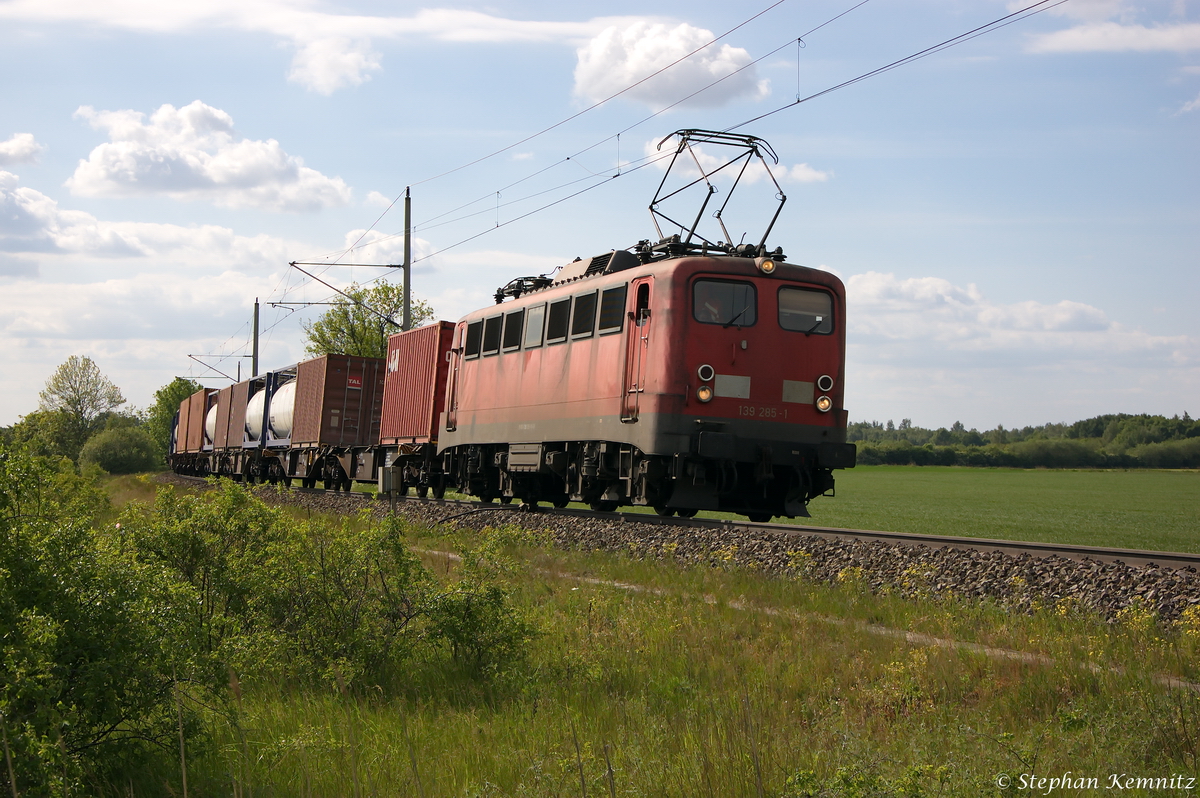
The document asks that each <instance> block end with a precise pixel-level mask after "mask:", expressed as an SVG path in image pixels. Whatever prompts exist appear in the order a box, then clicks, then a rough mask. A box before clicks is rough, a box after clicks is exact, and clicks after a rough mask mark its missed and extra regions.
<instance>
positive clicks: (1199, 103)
mask: <svg viewBox="0 0 1200 798" xmlns="http://www.w3.org/2000/svg"><path fill="white" fill-rule="evenodd" d="M1189 111H1200V94H1197V95H1196V99H1194V100H1192V101H1190V102H1186V103H1184V104H1183V107H1182V108H1180V109H1179V113H1181V114H1186V113H1188V112H1189Z"/></svg>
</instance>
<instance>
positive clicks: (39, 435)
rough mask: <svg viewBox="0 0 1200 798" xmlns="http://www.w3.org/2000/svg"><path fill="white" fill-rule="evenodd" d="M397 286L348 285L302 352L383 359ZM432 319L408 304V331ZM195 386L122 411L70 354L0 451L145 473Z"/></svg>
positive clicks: (114, 392) (416, 303) (115, 393)
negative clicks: (137, 407)
mask: <svg viewBox="0 0 1200 798" xmlns="http://www.w3.org/2000/svg"><path fill="white" fill-rule="evenodd" d="M403 297H404V292H403V288H402V287H401V286H398V285H395V284H393V283H388V282H379V283H376V284H375V285H372V286H360V285H358V284H357V283H356V284H353V285H351V286H350V287H349V288H347V289H346V290H345V292H343V294H342V295H340V296H338V297H337V298H336V300H335V301H334V302H333V303H332V304H331V305H330V307H329V309H328V310H326V311H325V312H324V313H322V314H321V315H320V316H319V317H318V318H317V319H316V321H314V322H312V323H311V324H309V323H306V324H304V325H303V328H304V334H305V353H306V354H308V355H309V356H311V357H319V356H320V355H328V354H342V355H358V356H362V357H379V358H382V357H386V356H387V341H388V337H389V336H390V335H392V334H393V333H395V332H397V331H398V330H399V329H400V328H399V326H398V325H397V323H396V321H394V320H396V319H399V318H400V314H401V313H402V311H403ZM433 318H434V311H433V308H432V307H430V305H429V304H428V303H426V302H423V301H422V300H420V299H416V298H414V299H413V301H412V323H413V326H417V325H420V324H424V323H426V322H428V321H431V320H432V319H433ZM201 387H202V386H201V385H200V383H198V382H196V381H195V380H190V379H185V378H183V377H176V378H175V379H173V380H171V382H169V383H167V384H166V385H164V386H162V387H161V388H159V389H158V390H157V391H155V393H154V402H153V403H152V404H151V405H150V407H148V408H146V409H145V410H137V409H130V408H128V407H126V401H125V397H124V396H123V395H122V394H121V390H120V388H118V387H117V386H116V385H114V384H113V383H112V381H111V380H109V379H108V378H107V377H106V376H104V374H103V373H101V371H100V367H99V366H98V365H96V363H95V361H93V360H92V359H91V358H90V357H86V356H80V355H72V356H71V357H69V358H67V360H66V362H64V363H63V364H62V365H60V366H59V367H58V368H57V369H56V370H55V371H54V373H53V374H52V375H51V376H50V378H49V379H48V380H47V381H46V387H45V388H44V389H43V390H42V392H41V393H40V394H39V396H38V409H37V410H35V411H33V412H32V413H30V414H29V415H26V416H23V417H22V418H21V420H20V421H18V422H17V423H16V424H13V425H12V426H9V427H0V446H3V447H5V448H9V449H11V448H14V447H16V448H20V449H21V450H23V451H25V452H27V453H29V454H33V455H36V456H40V457H52V458H55V457H65V458H67V459H68V460H70V461H71V462H72V463H75V464H76V465H79V466H83V467H85V468H86V467H90V466H97V467H99V468H101V469H103V470H104V471H107V472H109V473H112V474H132V473H136V472H139V471H151V470H154V469H156V468H161V467H162V466H163V465H165V463H166V457H167V452H168V451H169V449H170V445H171V424H172V421H173V419H174V418H175V413H176V412H177V411H178V410H179V405H180V403H181V402H182V401H183V400H184V399H186V398H187V397H189V396H191V395H192V394H194V393H195V392H196V391H198V390H200V388H201Z"/></svg>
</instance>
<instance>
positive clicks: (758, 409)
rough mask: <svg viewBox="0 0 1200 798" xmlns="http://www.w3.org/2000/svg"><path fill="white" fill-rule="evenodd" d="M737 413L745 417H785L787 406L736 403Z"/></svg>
mask: <svg viewBox="0 0 1200 798" xmlns="http://www.w3.org/2000/svg"><path fill="white" fill-rule="evenodd" d="M738 415H739V416H745V417H746V418H787V417H788V411H787V408H786V407H785V408H778V407H765V406H763V405H738Z"/></svg>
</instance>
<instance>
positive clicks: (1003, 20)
mask: <svg viewBox="0 0 1200 798" xmlns="http://www.w3.org/2000/svg"><path fill="white" fill-rule="evenodd" d="M1066 2H1067V0H1040V2H1037V3H1033V4H1032V5H1028V6H1025V7H1024V8H1022V9H1020V10H1018V11H1014V12H1012V13H1011V14H1006V15H1004V16H1003V17H1000V18H999V19H994V20H992V21H991V22H988V23H987V24H985V25H980V26H979V27H978V28H973V29H972V30H969V31H967V32H966V33H960V34H959V35H958V36H954V37H952V38H949V39H946V40H945V41H943V42H939V43H938V44H935V45H933V46H931V47H926V48H925V49H924V50H920V51H918V52H915V53H913V54H912V55H907V56H905V57H904V58H901V59H898V60H896V61H893V62H892V63H890V64H886V65H884V66H881V67H879V68H878V69H872V70H871V71H870V72H864V73H863V74H861V75H859V76H858V77H856V78H851V79H850V80H847V81H843V82H842V83H839V84H837V85H836V86H830V87H829V88H827V89H824V90H822V91H819V92H817V93H815V94H810V95H808V96H807V97H803V98H800V97H797V98H796V100H795V101H794V102H790V103H788V104H787V105H783V106H780V107H779V108H776V109H775V110H774V111H768V112H767V113H765V114H759V115H758V116H756V117H753V118H751V119H747V120H746V121H745V122H739V123H738V124H736V125H734V126H732V127H727V128H725V130H724V132H726V133H728V132H729V131H731V130H737V129H738V128H742V127H745V126H746V125H750V124H753V123H754V122H758V121H760V120H762V119H766V118H767V117H769V116H774V115H775V114H777V113H779V112H781V111H786V110H787V109H789V108H794V107H795V106H797V105H800V104H802V103H806V102H808V101H810V100H815V99H817V98H818V97H824V96H825V95H826V94H831V93H832V92H835V91H838V90H839V89H844V88H846V87H848V86H853V85H854V84H855V83H859V82H861V81H864V80H867V79H868V78H873V77H875V76H876V75H882V74H883V73H885V72H890V71H891V70H893V69H896V68H898V67H902V66H904V65H906V64H911V63H912V62H913V61H918V60H920V59H922V58H925V57H927V56H930V55H933V54H935V53H940V52H941V51H942V50H948V49H949V48H951V47H954V46H956V45H959V44H962V43H963V42H967V41H970V40H971V39H974V38H976V37H979V36H982V35H984V34H985V33H991V32H992V31H995V30H999V29H1000V28H1004V27H1007V26H1009V25H1011V24H1013V23H1014V22H1020V21H1021V20H1023V19H1025V18H1027V17H1031V16H1033V15H1034V14H1040V13H1042V12H1043V11H1049V10H1050V9H1052V8H1054V7H1056V6H1060V5H1062V4H1063V3H1066Z"/></svg>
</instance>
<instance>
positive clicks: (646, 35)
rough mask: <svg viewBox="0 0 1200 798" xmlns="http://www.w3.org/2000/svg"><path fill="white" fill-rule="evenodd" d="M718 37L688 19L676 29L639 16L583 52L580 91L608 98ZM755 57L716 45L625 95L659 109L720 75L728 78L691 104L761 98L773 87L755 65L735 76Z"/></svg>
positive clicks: (607, 32)
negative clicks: (759, 77)
mask: <svg viewBox="0 0 1200 798" xmlns="http://www.w3.org/2000/svg"><path fill="white" fill-rule="evenodd" d="M713 38H714V37H713V34H712V32H711V31H707V30H704V29H703V28H696V27H692V26H691V25H688V24H686V23H681V24H679V25H675V26H673V27H672V26H668V25H665V24H662V23H657V22H649V21H646V20H638V21H635V22H632V23H629V24H627V25H625V26H624V27H617V26H612V27H608V28H606V29H605V30H603V31H601V32H600V34H599V35H597V36H596V37H595V38H593V39H592V40H591V41H589V42H588V43H587V44H586V45H584V46H583V47H580V48H579V49H578V51H577V56H578V63H577V64H576V67H575V94H576V95H578V96H580V97H584V98H587V99H589V100H602V99H605V98H606V97H609V96H611V95H613V94H616V93H617V92H618V91H620V90H622V89H624V88H625V87H627V86H630V85H632V84H634V83H636V82H637V81H640V80H643V79H645V78H646V77H647V76H649V75H651V74H653V73H654V72H656V71H658V70H659V69H662V68H663V67H665V66H667V65H668V64H670V63H672V62H673V61H676V60H678V59H679V58H682V57H683V56H685V55H687V54H688V53H689V52H691V51H693V50H695V49H696V48H698V47H700V46H702V45H704V44H706V43H707V42H710V41H712V39H713ZM751 60H752V59H751V58H750V54H749V53H747V52H746V51H745V50H743V49H742V48H740V47H731V46H730V45H728V44H721V45H713V46H711V47H708V48H706V49H704V50H702V51H701V52H699V53H697V54H696V55H694V56H692V57H690V58H688V59H687V60H686V61H684V62H683V63H680V64H678V65H677V66H675V67H672V68H671V69H669V70H668V71H666V72H664V73H663V74H661V75H657V76H655V77H654V78H651V79H650V80H648V81H646V82H645V83H643V84H641V85H640V86H637V87H635V88H633V89H632V90H630V91H628V92H626V93H625V94H624V95H623V96H625V97H627V98H629V99H632V100H637V101H639V102H642V103H645V104H646V105H649V106H650V107H652V108H654V109H656V110H657V109H661V108H664V107H666V106H667V105H670V104H671V103H673V102H675V101H676V100H678V99H679V98H681V97H684V96H686V95H688V94H691V93H692V92H694V91H697V90H699V89H701V88H703V87H704V86H706V85H708V84H709V83H712V82H713V81H715V80H717V79H719V78H727V79H726V80H724V81H723V82H721V83H719V84H717V85H716V86H714V87H713V88H711V89H709V90H707V91H705V92H703V93H701V94H699V95H697V96H696V97H694V98H692V99H691V100H689V101H688V102H687V104H688V105H692V106H710V107H711V106H719V105H724V104H725V103H728V102H730V101H732V100H735V99H738V98H742V97H746V98H750V99H759V98H761V97H764V96H766V94H767V93H768V85H767V81H765V80H764V81H760V80H758V78H757V76H756V73H755V70H754V68H753V67H750V68H749V69H746V70H745V71H743V72H740V73H738V74H736V75H734V74H733V73H734V72H736V71H737V70H738V69H740V68H742V67H744V66H746V65H748V64H749V63H750V62H751ZM729 76H732V77H729Z"/></svg>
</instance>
